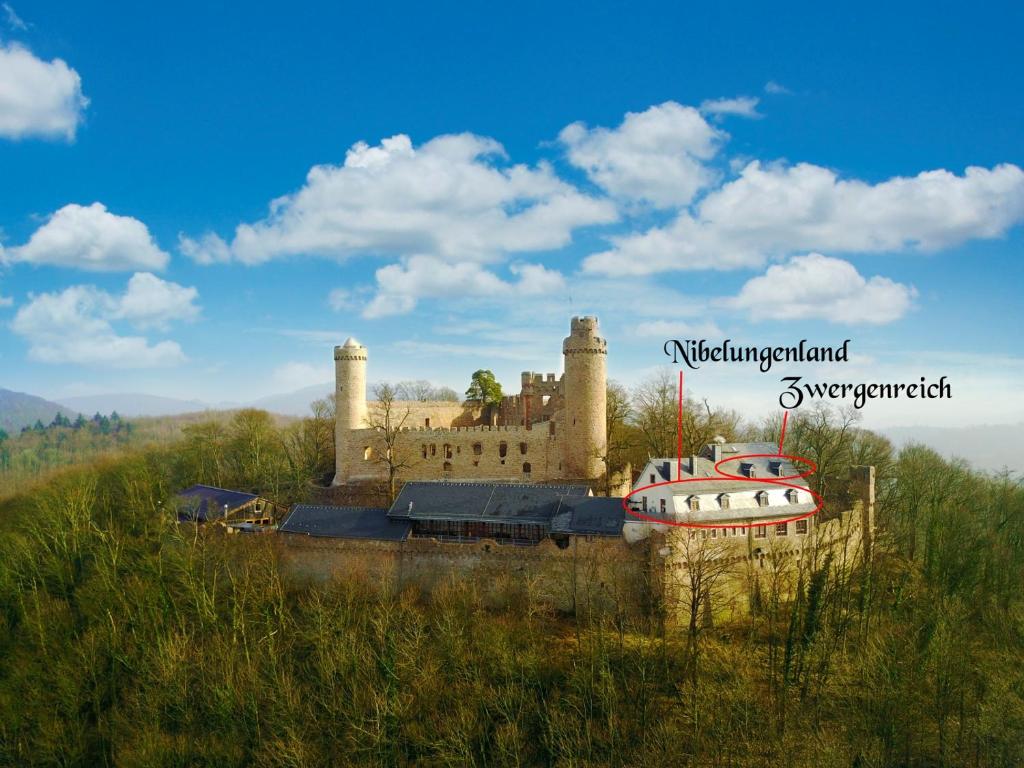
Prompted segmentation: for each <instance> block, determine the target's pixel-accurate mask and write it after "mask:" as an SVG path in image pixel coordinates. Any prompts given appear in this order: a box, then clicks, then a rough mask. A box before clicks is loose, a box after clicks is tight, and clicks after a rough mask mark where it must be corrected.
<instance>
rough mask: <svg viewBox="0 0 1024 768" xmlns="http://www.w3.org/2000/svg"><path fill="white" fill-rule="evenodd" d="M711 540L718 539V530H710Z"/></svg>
mask: <svg viewBox="0 0 1024 768" xmlns="http://www.w3.org/2000/svg"><path fill="white" fill-rule="evenodd" d="M711 538H712V539H717V538H718V529H717V528H712V529H711Z"/></svg>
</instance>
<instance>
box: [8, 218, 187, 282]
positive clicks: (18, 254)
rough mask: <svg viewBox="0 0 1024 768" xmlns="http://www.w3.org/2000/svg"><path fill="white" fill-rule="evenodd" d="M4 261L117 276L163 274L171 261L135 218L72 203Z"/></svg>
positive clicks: (10, 252) (11, 252) (12, 249)
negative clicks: (153, 271)
mask: <svg viewBox="0 0 1024 768" xmlns="http://www.w3.org/2000/svg"><path fill="white" fill-rule="evenodd" d="M3 258H4V259H5V260H7V261H12V262H13V261H20V262H27V263H31V264H50V265H54V266H59V267H73V268H76V269H84V270H88V271H91V272H116V271H122V270H132V269H143V270H151V269H163V268H164V267H165V266H167V261H168V259H169V258H170V257H169V256H168V255H167V254H166V253H165V252H164V251H162V250H160V248H159V247H158V246H157V244H156V241H155V240H154V239H153V236H152V235H150V233H149V230H148V229H147V228H146V225H145V224H143V223H142V222H141V221H139V220H138V219H133V218H132V217H131V216H118V215H116V214H113V213H110V211H108V210H107V208H106V206H104V205H103V204H102V203H93V204H92V205H88V206H83V205H77V204H75V203H71V204H70V205H65V206H64V207H63V208H61V209H60V210H58V211H57V212H56V213H54V214H53V215H52V216H50V218H49V219H48V220H47V221H46V223H45V224H43V225H42V226H41V227H39V229H37V230H36V231H35V232H34V233H33V234H32V237H30V238H29V241H28V242H27V243H25V244H24V245H21V246H17V247H14V248H8V249H7V250H6V251H4V252H3Z"/></svg>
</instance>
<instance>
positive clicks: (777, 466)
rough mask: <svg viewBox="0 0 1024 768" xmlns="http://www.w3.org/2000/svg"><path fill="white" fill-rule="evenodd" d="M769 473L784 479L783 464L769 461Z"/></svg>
mask: <svg viewBox="0 0 1024 768" xmlns="http://www.w3.org/2000/svg"><path fill="white" fill-rule="evenodd" d="M768 472H770V473H771V474H773V475H775V476H776V477H782V462H781V461H769V462H768Z"/></svg>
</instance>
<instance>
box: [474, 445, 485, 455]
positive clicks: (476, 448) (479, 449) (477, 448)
mask: <svg viewBox="0 0 1024 768" xmlns="http://www.w3.org/2000/svg"><path fill="white" fill-rule="evenodd" d="M483 452H484V447H483V446H482V445H480V443H473V455H474V456H479V455H480V454H481V453H483Z"/></svg>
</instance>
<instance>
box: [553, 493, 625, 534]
mask: <svg viewBox="0 0 1024 768" xmlns="http://www.w3.org/2000/svg"><path fill="white" fill-rule="evenodd" d="M625 518H626V510H625V509H623V507H622V499H620V498H614V497H607V496H562V497H560V498H559V504H558V510H557V511H556V512H555V516H554V517H553V518H552V519H551V532H552V533H569V534H576V535H588V536H592V535H598V536H618V535H619V534H621V533H622V523H623V521H624V520H625Z"/></svg>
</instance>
